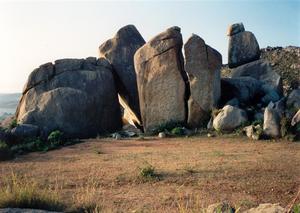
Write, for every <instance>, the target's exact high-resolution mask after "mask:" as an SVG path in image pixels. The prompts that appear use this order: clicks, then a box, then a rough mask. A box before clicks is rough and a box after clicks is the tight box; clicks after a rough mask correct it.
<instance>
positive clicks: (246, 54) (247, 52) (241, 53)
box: [228, 31, 260, 68]
mask: <svg viewBox="0 0 300 213" xmlns="http://www.w3.org/2000/svg"><path fill="white" fill-rule="evenodd" d="M259 57H260V49H259V45H258V42H257V40H256V38H255V36H254V34H253V33H251V32H248V31H245V32H240V33H237V34H234V35H232V36H230V37H229V47H228V66H229V67H230V68H234V67H237V66H240V65H242V64H246V63H248V62H251V61H255V60H257V59H259Z"/></svg>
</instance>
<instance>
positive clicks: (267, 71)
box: [231, 59, 282, 95]
mask: <svg viewBox="0 0 300 213" xmlns="http://www.w3.org/2000/svg"><path fill="white" fill-rule="evenodd" d="M242 76H249V77H252V78H255V79H257V80H260V81H262V82H263V83H265V84H268V85H270V87H271V89H274V90H276V91H277V93H278V94H279V95H281V94H282V79H281V77H280V75H278V74H277V73H276V72H275V71H274V70H273V69H272V66H271V65H270V64H269V63H268V62H266V61H265V60H263V59H261V60H257V61H253V62H250V63H247V64H244V65H242V66H239V67H237V68H235V69H233V70H232V74H231V77H232V78H237V77H242Z"/></svg>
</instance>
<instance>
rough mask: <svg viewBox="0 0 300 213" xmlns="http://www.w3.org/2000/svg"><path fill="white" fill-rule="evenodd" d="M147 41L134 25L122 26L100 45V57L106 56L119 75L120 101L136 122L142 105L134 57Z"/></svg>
mask: <svg viewBox="0 0 300 213" xmlns="http://www.w3.org/2000/svg"><path fill="white" fill-rule="evenodd" d="M144 44H145V41H144V39H143V37H142V36H141V34H140V33H139V32H138V30H137V29H136V28H135V26H133V25H127V26H125V27H122V28H121V29H120V30H119V31H118V32H117V33H116V35H115V36H114V37H113V38H112V39H109V40H108V41H106V42H105V43H103V44H102V45H101V46H100V47H99V53H100V57H104V58H106V59H107V60H108V61H109V62H110V63H111V64H112V66H113V69H114V71H115V74H116V75H117V77H116V79H115V80H116V81H117V84H116V86H117V91H118V93H119V94H120V98H121V99H122V101H121V102H120V103H121V104H122V106H123V107H124V109H125V111H129V112H127V114H128V115H130V116H131V119H132V120H133V121H134V122H137V123H138V124H139V125H141V123H140V120H141V118H140V107H139V99H138V91H137V82H136V73H135V69H134V61H133V57H134V54H135V52H136V51H137V49H139V48H140V47H141V46H143V45H144Z"/></svg>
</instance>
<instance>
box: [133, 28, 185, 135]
mask: <svg viewBox="0 0 300 213" xmlns="http://www.w3.org/2000/svg"><path fill="white" fill-rule="evenodd" d="M181 47H182V36H181V33H180V28H179V27H172V28H169V29H167V30H166V31H164V32H162V33H160V34H159V35H157V36H155V37H154V38H152V39H151V40H150V41H149V42H147V43H146V44H145V45H144V46H142V47H141V48H140V49H138V51H137V52H136V53H135V55H134V65H135V70H136V74H137V85H138V92H139V101H140V110H141V117H142V123H143V127H144V130H145V132H151V131H152V130H153V128H156V127H158V126H159V125H161V124H164V123H168V122H185V120H186V114H187V111H186V82H185V81H187V76H186V73H185V72H184V69H183V56H182V52H181Z"/></svg>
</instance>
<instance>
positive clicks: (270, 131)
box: [263, 102, 281, 138]
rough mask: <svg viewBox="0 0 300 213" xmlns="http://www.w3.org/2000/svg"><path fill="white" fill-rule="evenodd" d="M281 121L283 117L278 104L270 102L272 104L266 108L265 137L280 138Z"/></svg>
mask: <svg viewBox="0 0 300 213" xmlns="http://www.w3.org/2000/svg"><path fill="white" fill-rule="evenodd" d="M280 119H281V115H280V112H279V111H278V109H277V106H276V104H274V103H272V102H270V104H269V105H268V106H267V107H266V108H265V112H264V125H263V132H264V135H266V136H267V137H270V138H278V137H280V136H281V133H280Z"/></svg>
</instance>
